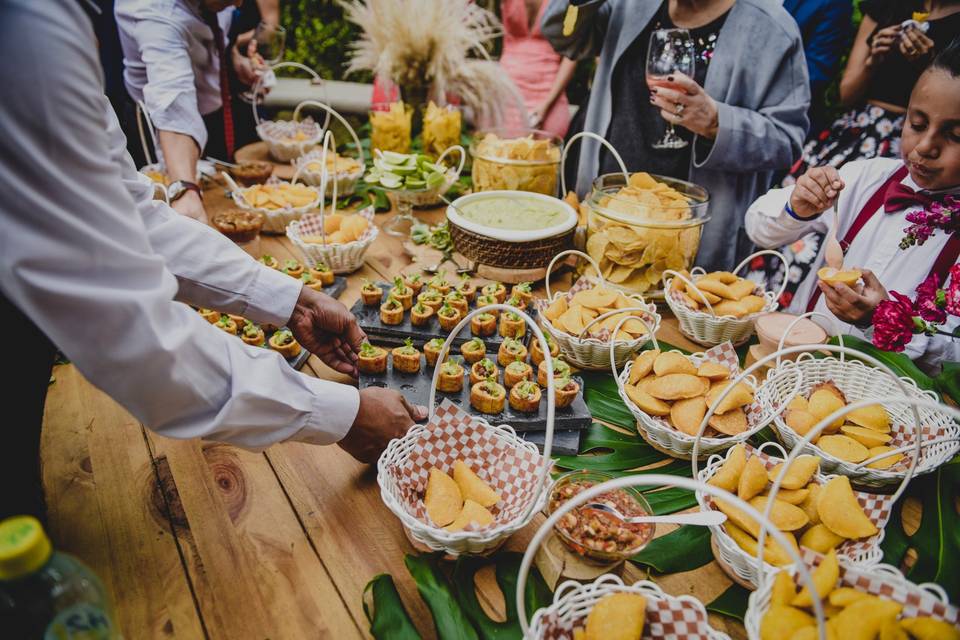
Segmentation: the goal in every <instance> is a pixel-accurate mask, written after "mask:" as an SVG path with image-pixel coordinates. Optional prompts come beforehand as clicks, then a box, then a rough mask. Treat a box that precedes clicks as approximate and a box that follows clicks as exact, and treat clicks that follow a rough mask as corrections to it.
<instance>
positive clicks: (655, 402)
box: [623, 385, 670, 416]
mask: <svg viewBox="0 0 960 640" xmlns="http://www.w3.org/2000/svg"><path fill="white" fill-rule="evenodd" d="M623 389H624V391H626V393H627V397H628V398H630V400H631V402H633V404H635V405H637V408H638V409H640V411H643V412H644V413H646V414H647V415H651V416H668V415H670V405H669V404H667V403H666V402H664V401H663V400H660V399H658V398H654V397H653V396H652V395H650V394H649V393H647V392H646V391H644V390H642V389H640V388H639V387H634V386H630V385H627V386H626V387H624V388H623Z"/></svg>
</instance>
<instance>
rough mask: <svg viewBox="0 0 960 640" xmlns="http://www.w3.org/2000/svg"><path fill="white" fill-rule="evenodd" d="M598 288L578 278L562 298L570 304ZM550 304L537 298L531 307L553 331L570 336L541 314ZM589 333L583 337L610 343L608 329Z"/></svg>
mask: <svg viewBox="0 0 960 640" xmlns="http://www.w3.org/2000/svg"><path fill="white" fill-rule="evenodd" d="M599 286H603V285H601V284H600V282H598V281H597V280H595V279H593V278H591V277H590V276H580V277H579V278H577V281H576V282H574V283H573V286H572V287H570V289H569V290H567V291H566V292H565V293H564V294H563V297H564V298H566V299H567V302H570V300H572V299H573V296H575V295H576V294H578V293H580V292H581V291H589V290H590V289H593V288H594V287H599ZM607 288H608V289H610V290H611V291H618V289H616V288H615V287H612V286H608V287H607ZM623 295H625V296H627V297H630V295H629V294H627V293H626V292H623ZM557 298H559V296H557ZM635 301H636V302H637V303H638V304H637V306H643V305H646V304H647V303H646V302H643V305H641V304H639V303H640V300H635ZM552 302H554V301H553V300H547V299H545V298H537V299H536V300H534V301H533V306H534V308H535V309H536V310H537V312H538V313H539V314H540V317H541V318H543V321H544V322H546V323H548V324H549V325H550V326H551V327H553V329H554V331H557V332H559V333H564V334H566V335H571V334H570V333H568V332H567V331H564V330H562V329H558V328H557V327H555V326H554V325H553V323H552V322H550V319H549V318H547V316H545V315H543V312H544V311H546V310H547V307H549V306H550V304H551V303H552ZM651 307H652V308H651V313H650V314H649V315H648V316H647V318H646V319H648V320H650V321H651V322H653V321H654V317H653V312H654V311H655V310H656V307H655V306H653V305H651ZM625 313H628V314H630V315H635V314H637V313H639V312H637V311H627V312H625ZM611 317H612V318H615V317H616V316H611ZM590 331H591V333H590V334H588V335H586V336H584V338H594V339H596V340H600V342H609V341H610V330H609V329H604V328H602V327H601V328H600V329H599V330H598V331H597V332H596V333H592V332H593V329H591V330H590ZM573 337H574V338H577V337H578V336H573ZM621 342H625V341H622V340H621Z"/></svg>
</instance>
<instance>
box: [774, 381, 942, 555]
mask: <svg viewBox="0 0 960 640" xmlns="http://www.w3.org/2000/svg"><path fill="white" fill-rule="evenodd" d="M894 378H895V379H897V380H898V381H900V382H901V384H902V382H903V381H902V380H900V378H897V377H896V376H894ZM926 401H927V402H930V403H931V404H932V405H933V406H934V407H935V408H938V409H941V408H942V407H941V406H939V405H938V403H936V402H934V401H933V400H926ZM886 402H887V403H889V404H910V405H912V406H913V413H914V418H915V419H916V422H915V427H916V438H917V441H916V443H915V444H913V445H910V446H908V447H906V448H907V449H909V448H913V449H914V450H915V451H916V454H915V455H914V456H913V458H912V460H911V462H910V467H909V468H908V469H907V473H905V474H904V476H903V480H901V481H900V485H899V486H898V487H897V490H896V492H894V494H893V498H892V500H893V502H894V503H895V502H896V501H897V500H899V499H900V496H902V495H903V492H904V491H906V490H907V485H908V484H910V481H911V480H912V479H913V476H914V473H915V472H916V468H917V465H918V464H919V462H920V456H921V453H922V450H923V447H925V446H927V445H925V444H924V442H923V431H922V429H921V427H920V417H919V413H918V411H917V406H918V405H919V404H921V402H920V401H919V400H917V399H914V398H909V397H907V395H906V394H904V396H903V397H902V398H896V397H894V398H889V399H887V400H886ZM875 404H877V401H876V400H875V399H872V398H867V399H864V400H857V401H856V402H852V403H850V404H848V405H846V406H843V407H840V408H839V409H837V410H836V411H834V412H833V413H831V414H830V415H828V416H827V417H825V418H824V419H823V420H821V421H820V422H818V423H817V424H815V425H814V426H813V428H812V429H810V431H808V432H807V433H806V434H805V435H804V436H803V438H801V439H800V441H799V442H797V444H796V445H795V446H794V447H793V450H791V451H790V454H789V455H788V456H787V457H786V459H785V460H784V462H783V466H782V467H781V468H780V473H778V474H777V479H776V480H774V481H773V486H772V487H771V488H770V492H769V493H768V494H767V495H769V496H770V499H769V500H768V501H767V506H766V509H765V510H764V515H766V516H768V517H769V515H770V512H771V510H772V509H773V501H774V499H775V498H776V497H777V493H779V492H780V484H781V483H782V482H783V479H784V478H785V477H786V475H787V470H788V467H789V466H790V465H791V464H793V461H794V460H796V459H797V456H799V455H800V452H801V451H802V450H803V448H804V446H805V445H807V444H809V443H810V442H811V441H813V438H815V437H817V436H819V435H820V433H821V432H822V431H823V430H824V429H826V428H827V427H828V426H829V425H831V424H832V423H833V422H835V421H836V420H837V419H839V418H842V417H844V416H846V415H847V414H849V413H851V412H852V411H856V410H857V409H862V408H864V407H869V406H871V405H875ZM944 406H945V405H944ZM949 409H950V410H951V411H952V412H953V413H955V414H956V415H955V417H958V416H960V411H957V410H956V409H953V408H952V407H949ZM763 537H764V532H762V531H761V532H760V537H759V538H758V539H757V568H758V570H759V571H762V568H763V548H762V547H763V542H764V540H763Z"/></svg>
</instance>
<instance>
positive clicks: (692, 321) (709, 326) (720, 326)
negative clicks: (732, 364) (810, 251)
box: [663, 249, 790, 347]
mask: <svg viewBox="0 0 960 640" xmlns="http://www.w3.org/2000/svg"><path fill="white" fill-rule="evenodd" d="M763 255H771V256H776V257H777V258H779V259H780V264H781V265H783V270H784V274H783V284H781V285H780V290H779V291H777V292H776V293H774V292H772V291H766V290H764V288H763V286H762V285H759V284H758V285H756V287H755V288H754V289H753V290H752V291H751V293H750V295H748V296H745V297H742V299H744V300H745V299H747V298H749V299H751V301H755V302H756V304H755V305H754V306H753V307H746V306H743V308H740V309H731V311H733V312H734V313H732V314H731V313H727V312H725V310H724V308H723V307H721V308H719V309H715V308H714V305H712V304H710V301H709V299H708V298H707V296H706V295H705V294H704V292H703V291H701V290H700V289H699V288H698V287H697V284H696V283H697V279H698V277H699V278H704V277H710V276H709V275H708V274H707V273H706V271H704V270H703V269H701V268H700V267H694V268H693V269H692V270H691V272H690V277H689V278H688V277H687V276H685V275H684V274H682V273H678V272H676V271H674V270H673V269H668V270H667V271H664V273H663V278H664V281H663V289H664V296H665V297H666V301H667V305H668V306H669V307H670V310H671V311H673V314H674V315H675V316H677V320H678V321H679V322H680V331H681V333H683V335H685V336H687V337H688V338H690V339H691V340H693V341H694V342H696V343H697V344H701V345H704V346H708V347H712V346H714V345H717V344H720V343H722V342H728V341H729V342H732V343H733V344H734V345H740V344H743V343H744V342H746V341H747V340H749V339H750V336H751V335H753V322H754V320H755V319H756V318H757V316H758V315H760V314H762V313H770V312H772V311H776V310H777V308H778V307H779V304H778V302H777V300H779V299H780V296H781V295H782V294H783V292H784V290H785V289H786V287H787V280H788V279H787V272H788V271H789V268H790V265H789V263H788V262H787V259H786V257H784V255H783V254H782V253H780V252H779V251H772V250H769V249H767V250H764V251H758V252H756V253H754V254H753V255H751V256H747V257H746V258H744V260H743V261H742V262H741V263H740V264H738V265H737V267H736V269H734V270H733V271H732V272H731V273H732V274H734V275H736V274H737V273H739V272H740V270H741V269H743V268H744V267H745V266H747V265H748V264H750V262H751V261H753V259H754V258H757V257H759V256H763ZM668 276H672V277H669V278H668ZM675 282H680V283H683V284H684V285H686V289H687V294H686V295H688V296H691V297H692V298H693V299H694V300H693V301H694V302H695V303H701V302H702V303H703V305H704V306H705V307H706V311H704V310H702V309H696V308H694V307H693V306H692V305H691V302H690V301H689V300H685V299H684V297H683V295H684V294H683V293H682V292H681V291H680V290H679V286H676V287H675V286H674V283H675ZM720 284H724V283H720ZM691 290H692V292H693V293H691ZM714 300H717V297H714ZM720 302H722V300H721V301H720ZM736 302H737V304H738V305H739V304H740V301H736ZM760 305H762V306H760ZM756 307H759V309H756V310H754V309H755V308H756Z"/></svg>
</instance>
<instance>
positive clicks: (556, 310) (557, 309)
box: [543, 296, 569, 323]
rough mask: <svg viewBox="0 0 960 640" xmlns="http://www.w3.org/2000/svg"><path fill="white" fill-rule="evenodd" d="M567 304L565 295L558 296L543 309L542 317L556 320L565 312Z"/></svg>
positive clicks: (554, 321) (551, 320)
mask: <svg viewBox="0 0 960 640" xmlns="http://www.w3.org/2000/svg"><path fill="white" fill-rule="evenodd" d="M568 308H569V305H568V304H567V297H566V296H560V297H558V298H557V299H556V300H554V301H553V302H552V303H550V306H548V307H547V308H546V309H544V311H543V315H544V317H546V318H547V320H549V321H550V322H553V323H556V321H557V320H558V319H559V318H560V317H561V316H562V315H563V314H564V313H566V312H567V309H568Z"/></svg>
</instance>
